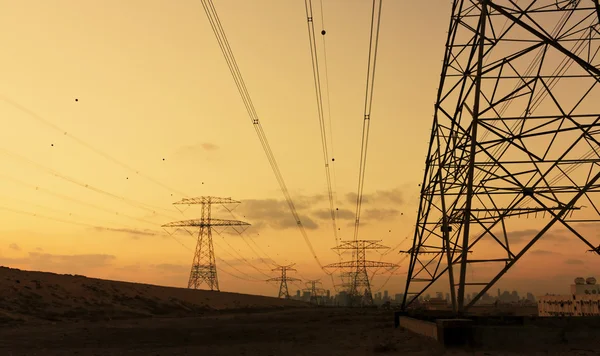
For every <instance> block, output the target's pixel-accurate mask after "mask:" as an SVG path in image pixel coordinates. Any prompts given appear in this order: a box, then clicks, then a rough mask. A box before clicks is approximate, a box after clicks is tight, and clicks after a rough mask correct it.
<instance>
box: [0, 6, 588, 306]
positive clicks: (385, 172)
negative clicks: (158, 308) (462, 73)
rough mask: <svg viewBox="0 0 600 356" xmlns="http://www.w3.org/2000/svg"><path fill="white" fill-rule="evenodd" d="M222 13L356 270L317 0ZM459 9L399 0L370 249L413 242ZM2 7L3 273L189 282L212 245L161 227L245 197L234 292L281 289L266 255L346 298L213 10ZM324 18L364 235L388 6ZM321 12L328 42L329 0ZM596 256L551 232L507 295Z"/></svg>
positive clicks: (226, 266) (233, 246)
mask: <svg viewBox="0 0 600 356" xmlns="http://www.w3.org/2000/svg"><path fill="white" fill-rule="evenodd" d="M315 3H317V4H319V2H318V1H315ZM215 6H216V8H217V11H218V13H219V16H220V19H221V22H222V24H223V27H224V29H225V32H226V34H227V37H228V39H229V42H230V45H231V47H232V49H233V52H234V54H235V57H236V59H237V62H238V65H239V67H240V69H241V71H242V74H243V76H244V80H245V82H246V85H247V87H248V90H249V92H250V95H251V97H252V100H253V102H254V105H255V107H256V109H257V111H258V115H259V117H260V118H261V122H262V125H263V128H264V130H265V132H266V134H267V137H268V139H269V143H270V146H271V148H272V150H273V151H274V154H275V157H276V158H277V160H278V164H279V167H280V169H281V172H282V174H283V176H284V178H285V180H286V183H287V186H288V188H289V189H290V192H291V195H292V197H293V198H294V201H295V203H296V204H297V205H298V210H299V213H300V215H301V217H302V218H303V222H304V224H305V226H306V227H307V231H308V234H309V238H310V240H311V242H312V244H313V245H314V247H315V249H316V251H317V254H318V256H319V258H320V260H321V261H322V262H323V263H333V262H336V260H337V257H336V255H335V254H334V253H333V252H332V251H331V250H330V249H331V247H333V246H334V237H333V234H332V228H331V220H330V219H329V216H328V200H327V186H326V180H325V172H324V169H323V167H322V165H323V163H322V152H321V142H320V133H319V124H318V118H317V106H316V101H315V97H314V86H313V85H314V84H313V77H312V69H311V57H310V48H309V42H308V33H307V25H306V15H305V9H304V2H303V1H301V0H286V1H280V0H257V1H240V0H219V1H215ZM450 6H451V4H450V2H449V1H433V2H432V1H414V0H413V1H409V0H405V1H400V0H397V1H396V0H391V1H385V2H384V5H383V14H382V20H381V33H380V42H379V55H378V62H377V71H376V80H375V97H374V103H373V110H372V114H371V136H370V141H369V155H368V164H367V173H366V183H365V195H366V201H365V203H364V204H363V214H362V220H361V221H362V223H361V230H360V231H361V232H360V237H361V238H363V239H380V240H383V244H384V245H386V246H390V247H392V246H397V245H398V244H400V243H401V242H402V241H405V243H404V244H403V245H401V247H400V248H402V249H405V250H406V249H408V248H410V244H411V239H412V234H413V232H414V224H415V219H416V209H417V204H418V193H419V187H418V184H419V183H421V180H422V176H423V169H424V161H425V156H426V152H427V146H428V143H427V141H428V138H429V133H430V128H431V121H432V114H433V102H434V101H435V94H436V88H437V86H438V82H439V74H440V70H441V64H442V57H443V51H444V43H445V40H446V31H447V27H448V22H449V16H450ZM0 8H1V9H2V11H0V46H1V48H2V52H3V55H2V56H1V58H0V63H1V64H2V65H1V66H0V71H1V75H0V77H1V80H0V120H1V121H2V125H3V129H2V130H1V133H0V135H1V140H0V162H2V165H3V169H2V172H0V198H1V199H0V209H1V210H0V214H2V221H3V224H2V226H1V234H0V265H3V266H8V267H13V268H21V269H29V270H42V271H51V272H58V273H71V274H83V275H87V276H91V277H99V278H108V279H117V280H126V281H136V282H144V283H153V284H161V285H169V286H181V287H185V286H186V285H187V279H188V274H189V269H190V264H191V261H192V251H190V249H191V248H193V247H194V239H193V238H192V237H190V236H188V235H183V234H177V235H175V237H176V238H177V240H178V241H180V242H181V243H182V244H183V245H185V246H187V248H185V247H184V246H182V245H181V244H180V243H178V242H177V241H175V239H173V238H171V237H170V236H169V235H167V234H165V233H164V232H163V230H162V229H161V228H160V226H161V225H162V224H165V223H167V222H170V221H174V220H183V219H189V218H194V217H195V213H197V212H198V210H197V209H195V208H190V209H188V210H186V211H185V213H184V214H182V213H180V212H179V211H177V210H176V209H174V208H173V207H172V205H171V204H172V203H173V202H174V201H176V200H179V199H181V198H182V193H185V194H187V195H190V196H202V195H212V196H222V197H232V198H233V199H237V200H240V201H242V204H241V205H240V206H238V207H237V208H236V209H235V215H236V217H237V218H239V219H242V220H245V221H248V222H249V223H251V224H252V225H253V227H252V228H251V229H250V230H248V233H247V234H246V235H245V236H238V235H232V234H223V235H222V236H220V235H218V234H215V235H214V240H215V250H216V254H217V256H218V258H219V259H218V260H217V266H218V268H219V270H220V272H219V282H220V285H221V289H222V290H225V291H236V292H243V293H255V294H265V295H274V294H275V295H276V293H277V288H278V285H277V284H274V283H271V284H269V283H266V282H264V281H263V280H265V279H266V278H267V277H268V276H271V277H275V273H274V272H270V271H269V270H268V268H267V266H266V265H265V264H264V263H262V261H260V260H259V258H258V255H260V256H261V257H262V258H263V259H265V260H266V259H267V258H271V259H273V260H274V262H276V263H279V264H288V263H296V268H297V269H298V273H297V274H296V275H295V276H296V277H302V278H311V279H313V278H322V280H323V283H324V286H325V287H326V288H328V289H333V287H332V284H331V280H330V279H329V278H328V277H326V276H324V274H323V273H322V272H321V270H320V269H319V267H318V265H317V264H316V263H315V261H314V260H313V258H312V256H311V254H310V252H309V249H308V248H307V246H306V244H305V243H304V240H303V238H302V235H301V234H300V232H299V230H298V229H297V228H296V226H295V222H294V220H293V218H292V216H291V214H290V212H289V210H288V209H287V205H286V203H285V200H284V198H283V195H282V194H281V191H280V190H279V186H278V184H277V181H276V180H275V177H274V175H273V172H272V170H271V168H270V166H269V164H268V161H267V159H266V157H265V154H264V152H263V150H262V147H261V145H260V143H259V141H258V138H257V137H256V134H255V132H254V128H253V127H252V125H251V123H250V122H249V120H248V116H247V113H246V111H245V108H244V106H243V104H242V101H241V99H240V96H239V94H238V92H237V89H236V87H235V85H234V82H233V80H232V77H231V75H230V73H229V70H228V68H227V66H226V63H225V61H224V58H223V56H222V54H221V51H220V49H219V47H218V45H217V42H216V40H215V36H214V34H213V32H212V30H211V28H210V26H209V23H208V21H207V18H206V15H205V13H204V10H203V8H202V5H201V3H200V1H196V0H181V1H166V0H143V1H142V0H127V1H122V0H105V1H80V0H53V1H41V0H37V1H31V0H21V1H2V2H1V6H0ZM323 8H324V22H325V23H324V25H325V29H326V31H327V34H326V41H327V42H326V43H327V61H328V74H329V92H330V94H331V96H330V105H331V123H332V136H333V142H330V145H332V147H333V151H334V153H333V154H330V155H331V157H334V158H335V172H334V174H335V191H336V206H337V207H338V208H339V209H340V216H339V217H340V220H339V221H338V224H339V227H340V234H341V237H342V239H350V238H352V232H353V221H354V200H353V194H356V186H357V179H358V177H357V175H358V168H359V153H360V152H359V151H360V137H361V128H362V121H363V102H364V95H365V94H364V92H365V79H366V70H367V58H368V57H367V55H368V45H369V43H368V41H369V26H370V15H371V13H370V11H371V3H370V2H368V1H362V0H323ZM315 14H316V15H315V18H316V20H315V21H316V22H315V26H316V29H317V30H318V31H319V32H320V30H321V28H322V24H321V20H320V18H321V17H320V8H319V7H318V6H317V7H316V8H315ZM319 36H320V35H319ZM318 41H319V42H318V46H319V50H320V51H322V49H323V48H322V42H321V38H320V37H319V38H318ZM320 56H321V57H320V60H322V58H323V57H322V52H320ZM75 99H78V100H77V101H75ZM127 167H130V168H131V169H129V168H127ZM136 172H138V173H136ZM55 173H58V174H59V175H62V176H63V177H68V178H71V179H73V180H75V181H76V182H77V183H74V182H69V181H67V180H65V179H61V178H60V177H57V176H56V175H55ZM78 183H81V184H78ZM85 185H88V187H87V188H86V187H85ZM90 188H93V189H90ZM94 189H98V190H101V191H102V192H101V193H99V192H98V191H94ZM107 193H108V194H107ZM111 194H112V196H110V195H111ZM124 198H125V199H124ZM142 204H145V205H142ZM153 211H156V213H153ZM31 214H36V216H32V215H31ZM214 216H215V217H222V218H226V219H227V218H230V219H231V218H232V216H231V215H229V214H228V213H227V212H226V211H224V210H222V209H217V210H215V212H214ZM45 217H50V218H54V219H60V220H64V222H59V221H56V220H51V219H47V218H45ZM524 224H526V222H524ZM525 228H526V225H524V229H525ZM407 238H408V239H407ZM244 239H246V240H244ZM250 246H251V247H252V249H251V248H250ZM256 246H258V247H256ZM234 250H235V251H234ZM584 251H585V246H584V245H583V244H582V243H581V242H580V241H577V240H576V239H575V238H571V236H567V237H561V238H547V239H542V241H540V243H539V244H538V245H536V246H535V247H534V248H533V251H531V253H530V254H529V255H528V256H527V257H526V258H524V259H523V260H522V261H520V262H519V263H518V264H517V266H516V268H515V270H514V271H511V272H510V273H509V274H508V275H507V276H506V278H504V279H503V280H501V282H499V283H498V287H500V288H510V289H518V290H520V291H533V292H535V293H545V292H546V291H549V292H563V291H566V290H567V287H568V283H571V281H572V279H573V278H574V277H576V276H579V275H581V276H588V275H594V273H595V271H599V270H600V263H599V262H598V258H597V256H593V255H592V254H590V253H587V254H586V253H584ZM240 256H242V257H243V259H245V260H246V261H248V262H250V263H251V264H252V265H253V266H255V267H256V268H253V267H251V266H249V265H248V263H246V261H244V260H243V259H242V258H240ZM267 256H268V257H267ZM402 257H403V255H401V254H398V253H397V251H396V250H394V251H392V252H390V253H388V254H386V255H385V256H383V257H382V256H381V255H380V254H378V253H373V254H371V255H370V258H371V259H374V260H380V259H382V260H383V261H387V262H393V263H397V262H399V261H400V260H401V259H402ZM407 262H408V261H407V260H405V261H404V262H403V263H402V265H403V266H402V267H400V269H399V270H398V271H396V272H395V273H396V275H394V276H392V277H391V278H389V280H388V276H389V274H386V273H384V272H385V271H383V270H382V271H380V272H382V273H381V274H380V275H377V276H375V278H374V281H373V291H377V290H378V289H379V288H381V286H382V284H383V283H384V282H386V281H387V284H386V285H385V287H384V289H386V290H389V291H390V293H400V292H402V291H403V288H404V281H405V274H403V273H405V272H406V265H407V264H408V263H407ZM257 269H258V270H260V271H261V272H259V271H258V270H257ZM477 272H478V271H477V270H476V269H475V270H474V272H473V273H477ZM297 288H298V287H297V286H291V287H290V289H292V290H294V291H295V290H296V289H297ZM440 290H441V289H440ZM434 291H435V290H432V292H434Z"/></svg>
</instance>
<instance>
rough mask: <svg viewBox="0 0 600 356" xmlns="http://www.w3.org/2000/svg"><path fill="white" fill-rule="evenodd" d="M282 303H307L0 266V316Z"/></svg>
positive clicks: (144, 313) (57, 316)
mask: <svg viewBox="0 0 600 356" xmlns="http://www.w3.org/2000/svg"><path fill="white" fill-rule="evenodd" d="M285 307H307V304H305V303H302V302H297V301H293V300H282V299H277V298H270V297H264V296H257V295H247V294H237V293H227V292H212V291H204V290H190V289H184V288H172V287H162V286H155V285H148V284H139V283H129V282H119V281H109V280H102V279H96V278H87V277H84V276H79V275H61V274H54V273H46V272H32V271H22V270H18V269H12V268H6V267H0V322H9V321H34V320H38V321H41V320H53V321H58V320H69V319H71V320H73V319H75V320H111V319H123V318H136V317H152V316H172V317H176V316H192V315H204V314H208V313H214V312H223V311H233V310H244V311H250V310H264V309H276V308H285Z"/></svg>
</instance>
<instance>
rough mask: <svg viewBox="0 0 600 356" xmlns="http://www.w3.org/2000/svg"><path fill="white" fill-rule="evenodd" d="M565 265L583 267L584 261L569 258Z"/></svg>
mask: <svg viewBox="0 0 600 356" xmlns="http://www.w3.org/2000/svg"><path fill="white" fill-rule="evenodd" d="M565 263H566V264H568V265H582V264H583V261H582V260H580V259H577V258H569V259H567V260H565Z"/></svg>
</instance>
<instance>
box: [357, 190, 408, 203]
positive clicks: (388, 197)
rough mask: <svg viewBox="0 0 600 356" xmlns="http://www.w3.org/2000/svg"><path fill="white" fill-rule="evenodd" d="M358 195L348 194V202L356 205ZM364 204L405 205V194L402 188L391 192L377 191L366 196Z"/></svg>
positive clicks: (364, 195) (363, 200)
mask: <svg viewBox="0 0 600 356" xmlns="http://www.w3.org/2000/svg"><path fill="white" fill-rule="evenodd" d="M356 197H357V194H356V193H347V194H346V201H347V202H348V203H350V204H356ZM362 202H363V203H364V204H385V203H388V204H394V205H402V204H404V194H403V193H402V191H401V190H400V188H394V189H390V190H377V191H375V192H374V193H370V194H364V193H363V198H362Z"/></svg>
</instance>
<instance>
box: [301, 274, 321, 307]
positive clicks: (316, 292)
mask: <svg viewBox="0 0 600 356" xmlns="http://www.w3.org/2000/svg"><path fill="white" fill-rule="evenodd" d="M319 285H322V283H321V280H320V279H314V280H308V281H306V286H307V288H305V289H303V291H305V292H309V293H310V302H311V303H314V304H318V302H319V297H322V296H323V295H325V289H323V288H322V287H318V286H319Z"/></svg>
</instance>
